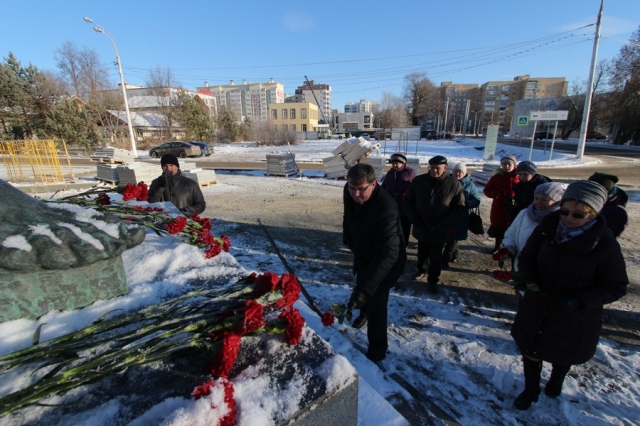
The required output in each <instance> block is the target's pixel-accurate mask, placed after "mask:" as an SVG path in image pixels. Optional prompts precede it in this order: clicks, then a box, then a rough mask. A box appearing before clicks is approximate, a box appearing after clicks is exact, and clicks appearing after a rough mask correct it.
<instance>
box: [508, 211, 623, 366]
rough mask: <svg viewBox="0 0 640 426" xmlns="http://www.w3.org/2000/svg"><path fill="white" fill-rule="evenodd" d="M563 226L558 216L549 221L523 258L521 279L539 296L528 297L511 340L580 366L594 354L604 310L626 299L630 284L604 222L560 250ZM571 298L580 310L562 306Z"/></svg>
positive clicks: (530, 294) (523, 348)
mask: <svg viewBox="0 0 640 426" xmlns="http://www.w3.org/2000/svg"><path fill="white" fill-rule="evenodd" d="M559 220H560V214H559V212H554V213H552V214H550V215H549V216H547V217H546V218H544V219H543V220H542V221H541V222H540V224H539V225H538V226H537V227H536V228H535V229H534V231H533V233H532V234H531V236H530V237H529V239H528V241H527V244H526V245H525V247H524V249H523V250H522V253H521V254H520V256H519V264H518V268H519V274H520V275H521V276H522V277H523V278H524V279H525V280H526V281H527V282H532V283H536V284H537V286H538V287H539V288H540V291H539V292H533V291H526V292H525V295H524V297H523V299H522V301H521V302H520V306H519V308H518V313H517V314H516V318H515V321H514V323H513V326H512V328H511V335H512V336H513V338H514V340H515V342H516V344H517V345H518V348H519V349H520V351H521V352H522V353H523V354H529V355H531V356H533V357H535V358H539V359H542V360H543V361H547V362H551V363H556V364H561V365H575V364H582V363H585V362H587V361H588V360H589V359H591V357H592V356H593V354H594V353H595V351H596V346H597V344H598V340H599V338H600V330H601V328H602V311H603V305H606V304H607V303H611V302H614V301H616V300H618V299H620V298H621V297H622V296H624V295H625V294H626V292H627V284H628V283H629V279H628V278H627V273H626V269H625V263H624V259H623V257H622V252H621V249H620V245H619V244H618V242H617V241H616V239H615V237H614V236H613V234H612V233H611V230H610V229H609V227H608V226H607V224H606V221H605V220H604V219H603V218H602V216H598V217H597V222H596V223H595V224H594V225H593V226H592V227H591V228H590V229H589V230H587V231H585V233H584V234H582V235H580V236H577V237H575V238H573V239H571V240H569V241H566V242H564V243H561V244H556V243H555V242H554V237H555V234H556V229H557V227H558V222H559ZM570 297H573V298H576V301H577V302H578V305H579V306H578V307H575V308H569V307H567V306H566V305H564V304H563V303H562V299H563V298H570Z"/></svg>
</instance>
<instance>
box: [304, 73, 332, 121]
mask: <svg viewBox="0 0 640 426" xmlns="http://www.w3.org/2000/svg"><path fill="white" fill-rule="evenodd" d="M311 89H313V90H311ZM314 94H315V96H314ZM295 97H296V98H295V99H296V102H311V103H313V104H315V105H317V106H318V109H319V110H320V119H321V120H322V119H323V117H324V120H326V122H327V123H330V122H331V115H332V112H331V111H332V110H331V86H329V85H328V84H316V83H315V82H314V81H313V80H311V81H309V82H308V83H307V82H305V83H303V84H302V86H298V88H297V89H296V91H295ZM316 99H317V101H316Z"/></svg>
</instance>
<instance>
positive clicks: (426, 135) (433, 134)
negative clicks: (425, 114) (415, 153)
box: [420, 130, 438, 140]
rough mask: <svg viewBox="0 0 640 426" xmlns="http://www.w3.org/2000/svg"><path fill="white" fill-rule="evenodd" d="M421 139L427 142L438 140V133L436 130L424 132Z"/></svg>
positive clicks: (421, 133)
mask: <svg viewBox="0 0 640 426" xmlns="http://www.w3.org/2000/svg"><path fill="white" fill-rule="evenodd" d="M420 138H425V139H426V140H433V139H438V133H437V132H436V131H435V130H422V131H421V132H420Z"/></svg>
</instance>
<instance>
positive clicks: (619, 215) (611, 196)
mask: <svg viewBox="0 0 640 426" xmlns="http://www.w3.org/2000/svg"><path fill="white" fill-rule="evenodd" d="M589 180H592V181H594V182H598V183H599V184H600V185H602V186H604V187H605V188H606V189H607V191H608V195H607V202H606V203H604V207H603V208H602V211H601V212H600V214H601V215H602V216H604V218H605V219H607V225H609V228H611V231H612V232H613V235H615V237H616V238H618V237H619V236H620V235H622V232H623V231H624V230H625V229H627V225H628V224H629V215H628V214H627V208H626V207H627V202H628V201H629V196H628V195H627V193H626V192H624V190H623V189H622V188H619V187H618V186H617V185H616V183H618V176H614V175H610V174H607V173H600V172H595V173H594V174H592V175H591V176H589Z"/></svg>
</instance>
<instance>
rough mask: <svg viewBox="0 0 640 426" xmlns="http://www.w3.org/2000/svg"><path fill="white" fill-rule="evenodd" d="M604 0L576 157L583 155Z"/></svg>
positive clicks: (594, 41) (601, 4) (594, 45)
mask: <svg viewBox="0 0 640 426" xmlns="http://www.w3.org/2000/svg"><path fill="white" fill-rule="evenodd" d="M603 9H604V0H600V12H598V21H597V22H596V35H595V38H594V39H593V52H592V53H591V70H590V71H589V83H588V84H587V95H586V96H585V100H584V111H583V113H582V124H581V126H580V138H579V139H578V152H577V153H576V155H577V157H578V158H582V157H583V156H584V148H585V142H586V140H587V126H588V125H589V113H590V112H591V98H592V95H593V80H594V78H595V74H596V61H597V60H598V45H599V44H600V24H601V23H602V10H603Z"/></svg>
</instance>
